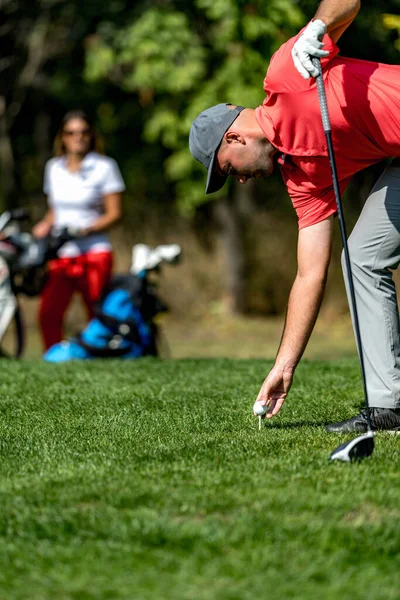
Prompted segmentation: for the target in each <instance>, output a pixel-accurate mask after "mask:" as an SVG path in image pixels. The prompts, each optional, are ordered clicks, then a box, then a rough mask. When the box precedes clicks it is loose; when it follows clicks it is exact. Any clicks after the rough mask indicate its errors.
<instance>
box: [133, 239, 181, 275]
mask: <svg viewBox="0 0 400 600" xmlns="http://www.w3.org/2000/svg"><path fill="white" fill-rule="evenodd" d="M181 255H182V249H181V247H180V246H179V245H178V244H167V245H163V246H156V247H155V248H151V247H150V246H147V245H146V244H136V245H135V246H134V247H133V249H132V265H131V273H132V274H133V275H138V274H139V273H141V272H142V271H153V270H154V269H157V268H158V267H159V266H160V265H161V263H164V262H165V263H168V264H176V263H177V262H179V261H180V260H181Z"/></svg>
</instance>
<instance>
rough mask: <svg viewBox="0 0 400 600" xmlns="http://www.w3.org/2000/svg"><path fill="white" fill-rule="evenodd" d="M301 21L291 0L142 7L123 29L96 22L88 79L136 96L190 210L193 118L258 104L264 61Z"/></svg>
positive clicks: (195, 179)
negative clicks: (217, 107) (224, 106)
mask: <svg viewBox="0 0 400 600" xmlns="http://www.w3.org/2000/svg"><path fill="white" fill-rule="evenodd" d="M303 21H304V18H303V15H302V13H301V12H300V10H299V9H298V8H297V6H296V4H295V2H294V0H293V1H292V0H272V1H271V2H268V3H266V2H261V1H254V2H252V3H247V2H241V1H238V0H195V1H194V2H191V3H187V4H185V6H184V8H183V7H182V3H180V2H178V1H175V2H169V3H168V4H166V5H163V6H156V7H154V6H149V4H148V3H146V2H141V3H138V6H137V7H136V11H135V13H134V15H132V16H131V17H128V18H127V22H126V24H125V25H124V26H123V27H122V28H120V29H116V28H115V27H112V26H109V25H107V24H104V23H103V24H100V25H99V27H98V32H97V35H96V36H93V38H92V40H91V43H90V44H89V45H88V48H87V55H86V69H85V75H86V77H87V79H88V81H98V80H100V79H104V78H108V79H109V81H112V82H113V83H116V84H117V85H119V86H121V87H122V88H123V89H125V90H128V91H131V92H134V93H135V94H137V97H138V99H139V102H141V103H142V105H143V106H144V107H145V109H146V115H145V118H144V123H143V125H144V127H143V129H144V138H145V140H147V141H148V142H151V143H154V142H161V143H162V144H163V145H164V146H165V147H166V148H168V149H169V151H170V157H169V158H168V159H167V160H166V162H165V173H166V175H167V177H168V178H169V179H170V180H171V181H173V182H175V183H176V189H177V192H178V202H179V204H180V206H181V207H183V209H184V210H185V211H188V210H189V211H190V209H194V207H195V206H197V205H198V204H200V203H202V202H204V200H205V196H204V191H203V190H204V170H202V175H203V176H202V177H200V176H199V172H200V171H199V166H198V165H196V164H195V163H194V161H193V159H192V157H191V155H190V153H189V150H188V147H187V138H188V133H189V129H190V124H191V122H192V120H193V119H194V118H195V117H196V116H197V114H198V113H199V112H201V111H202V110H204V109H205V108H206V107H207V106H212V105H213V104H217V103H218V102H224V101H229V102H232V103H236V104H243V105H245V106H251V107H254V106H257V105H258V104H260V103H261V102H262V100H263V97H264V92H263V89H262V81H263V78H264V74H265V72H266V70H267V67H268V60H269V57H270V56H271V54H272V53H273V52H274V51H275V50H276V49H277V48H278V47H279V45H280V44H281V43H282V42H284V41H285V40H286V39H287V38H288V37H289V36H290V35H291V34H294V33H295V32H296V30H297V29H298V28H299V27H300V26H301V24H302V23H303ZM200 168H201V167H200ZM223 193H225V192H220V195H221V194H223Z"/></svg>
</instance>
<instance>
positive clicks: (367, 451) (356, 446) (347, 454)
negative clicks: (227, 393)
mask: <svg viewBox="0 0 400 600" xmlns="http://www.w3.org/2000/svg"><path fill="white" fill-rule="evenodd" d="M312 62H313V65H314V66H315V67H316V68H317V69H318V72H319V75H318V76H317V77H316V83H317V90H318V98H319V106H320V110H321V117H322V126H323V128H324V132H325V137H326V143H327V145H328V155H329V163H330V167H331V172H332V181H333V189H334V192H335V199H336V204H337V209H338V217H339V225H340V233H341V236H342V242H343V250H344V257H345V262H346V269H347V277H348V283H349V291H350V300H351V305H352V310H353V321H354V334H355V337H356V342H357V346H358V354H359V357H360V367H361V376H362V381H363V387H364V397H365V406H366V415H367V432H366V433H365V434H363V435H360V436H358V437H356V438H355V439H353V440H351V441H350V442H345V443H344V444H341V445H340V446H338V447H337V448H336V449H335V450H334V451H333V452H332V453H331V455H330V457H329V459H330V460H341V461H343V462H352V461H354V460H360V459H362V458H366V457H367V456H371V454H372V452H373V450H374V433H373V431H372V425H371V415H370V410H369V403H368V391H367V381H366V376H365V366H364V355H363V349H362V344H361V335H360V325H359V320H358V312H357V303H356V295H355V291H354V283H353V274H352V271H351V263H350V254H349V247H348V244H347V234H346V226H345V222H344V215H343V209H342V202H341V199H340V189H339V181H338V176H337V171H336V162H335V153H334V150H333V144H332V134H331V123H330V119H329V113H328V105H327V102H326V94H325V86H324V80H323V77H322V68H321V61H320V59H318V58H313V59H312Z"/></svg>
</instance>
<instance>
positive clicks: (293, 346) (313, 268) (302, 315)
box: [275, 217, 333, 367]
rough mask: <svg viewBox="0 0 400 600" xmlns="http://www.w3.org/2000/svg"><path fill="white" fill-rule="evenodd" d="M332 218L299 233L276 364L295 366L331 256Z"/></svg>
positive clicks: (319, 299) (315, 312)
mask: <svg viewBox="0 0 400 600" xmlns="http://www.w3.org/2000/svg"><path fill="white" fill-rule="evenodd" d="M332 222H333V218H332V217H331V218H329V219H326V220H325V221H321V222H320V223H317V224H316V225H313V226H311V227H306V228H305V229H301V230H300V232H299V240H298V248H297V260H298V270H297V276H296V279H295V281H294V284H293V287H292V290H291V293H290V297H289V304H288V310H287V315H286V323H285V329H284V332H283V336H282V341H281V344H280V347H279V351H278V355H277V357H276V361H275V362H276V363H280V364H282V365H285V364H290V365H291V366H293V367H295V366H296V365H297V363H298V362H299V360H300V358H301V356H302V354H303V352H304V350H305V348H306V345H307V342H308V340H309V338H310V335H311V332H312V330H313V327H314V324H315V321H316V319H317V316H318V312H319V309H320V306H321V302H322V296H323V293H324V289H325V282H326V276H327V273H328V266H329V262H330V257H331V245H332V243H331V242H332Z"/></svg>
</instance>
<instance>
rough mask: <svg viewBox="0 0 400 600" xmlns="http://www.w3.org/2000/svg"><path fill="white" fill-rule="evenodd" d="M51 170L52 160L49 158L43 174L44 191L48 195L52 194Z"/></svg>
mask: <svg viewBox="0 0 400 600" xmlns="http://www.w3.org/2000/svg"><path fill="white" fill-rule="evenodd" d="M50 171H51V161H50V160H48V161H47V163H46V164H45V167H44V175H43V193H44V194H46V196H49V195H50Z"/></svg>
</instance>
